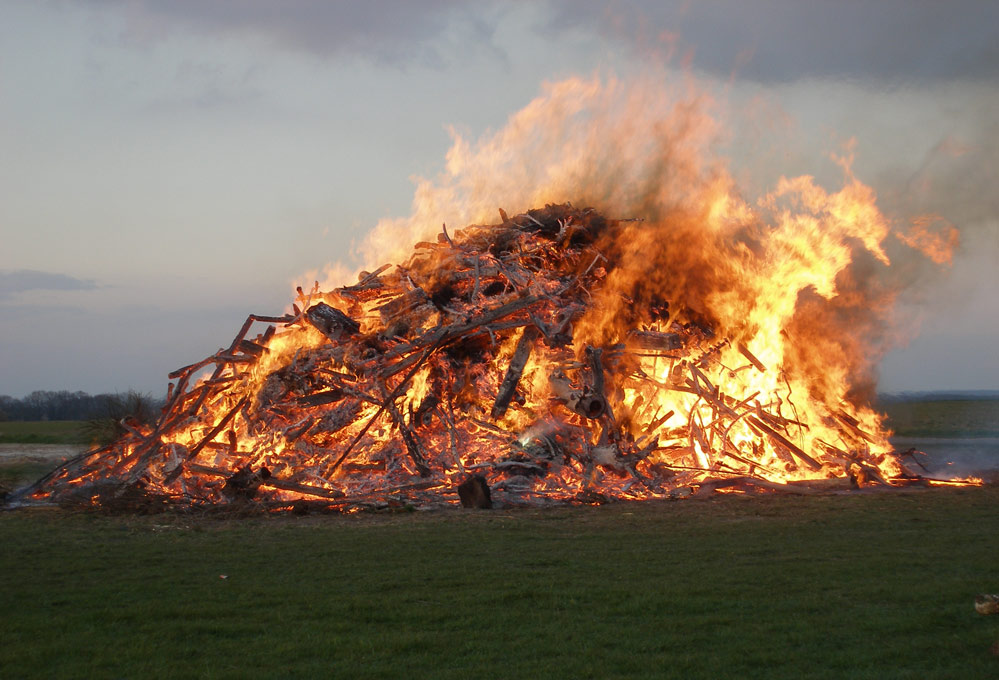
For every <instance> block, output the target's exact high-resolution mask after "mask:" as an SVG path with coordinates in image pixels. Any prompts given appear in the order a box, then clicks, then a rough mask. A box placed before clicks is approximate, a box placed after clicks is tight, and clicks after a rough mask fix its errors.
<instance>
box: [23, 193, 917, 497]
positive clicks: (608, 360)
mask: <svg viewBox="0 0 999 680" xmlns="http://www.w3.org/2000/svg"><path fill="white" fill-rule="evenodd" d="M622 229H623V227H622V226H621V223H618V222H615V221H613V220H607V219H605V218H604V217H602V216H600V215H598V214H597V213H595V212H594V211H592V210H588V209H582V210H581V209H576V208H574V207H572V206H570V205H568V204H566V205H551V206H546V207H545V208H544V209H540V210H531V211H528V212H527V213H523V214H520V215H505V214H504V215H503V218H502V223H501V224H496V225H472V226H469V227H466V228H465V229H461V230H458V231H456V232H454V233H449V232H448V230H447V229H444V230H443V231H442V233H441V235H440V236H439V238H438V240H437V242H436V243H432V242H424V243H420V244H418V246H417V248H416V249H415V251H414V254H413V256H412V258H411V259H410V260H409V261H408V262H406V263H403V264H401V265H399V266H397V267H395V268H394V269H393V268H391V267H390V266H388V265H386V266H385V267H381V268H379V269H378V270H376V271H374V272H371V273H367V272H362V274H361V275H360V276H359V277H358V282H357V283H356V284H354V285H351V286H345V287H342V288H339V289H337V290H335V291H330V292H327V293H322V294H321V293H320V292H319V290H318V286H317V287H316V289H314V290H313V291H312V292H311V293H310V294H308V295H306V294H305V293H304V292H301V291H300V293H299V299H298V301H297V303H296V314H295V315H287V316H282V317H267V316H258V315H250V316H249V317H247V320H246V322H245V323H244V324H243V326H242V327H241V329H240V330H239V332H238V333H237V335H236V337H235V339H234V340H233V341H232V343H231V344H230V345H229V346H228V347H227V348H225V349H223V350H220V351H219V352H218V353H216V354H213V355H211V356H209V357H207V358H206V359H204V360H203V361H200V362H196V363H193V364H189V365H187V366H185V367H183V368H181V369H178V370H177V371H174V372H173V373H171V374H170V377H171V379H172V380H175V381H176V382H175V383H171V387H170V391H169V398H168V400H167V404H166V406H165V407H164V409H163V413H162V415H161V416H160V418H159V420H158V421H157V422H156V423H155V425H154V426H152V427H139V426H136V427H133V428H132V429H131V430H130V431H128V432H126V434H125V435H124V436H123V437H122V438H121V439H120V440H119V441H117V442H115V443H114V444H113V445H111V446H109V447H107V448H105V449H101V450H97V451H94V452H91V453H90V454H88V455H87V456H85V457H81V458H79V459H75V460H74V461H70V462H69V463H67V464H66V465H64V466H63V467H62V468H60V469H58V470H56V471H53V473H51V474H50V475H48V476H46V477H45V478H43V479H42V480H40V481H39V482H38V483H37V484H36V485H35V486H33V487H31V488H29V489H28V490H27V491H25V492H24V493H23V494H22V495H21V496H20V498H24V497H31V498H33V499H37V500H48V501H54V502H60V501H66V500H67V499H75V500H77V501H79V502H87V503H93V502H97V503H102V502H107V499H108V498H111V496H112V495H113V494H110V492H109V491H108V490H109V489H119V490H121V489H126V488H127V489H128V491H127V495H128V497H129V498H134V497H135V496H136V495H137V494H140V495H141V494H147V495H148V496H149V497H150V498H153V499H155V500H154V501H153V503H152V505H154V506H157V507H158V506H159V505H160V504H162V503H163V502H179V503H191V504H194V503H224V502H238V501H242V502H246V501H249V500H251V499H252V501H253V502H254V503H274V504H280V503H282V502H288V503H294V502H296V501H301V500H303V499H306V500H308V502H322V503H329V504H330V505H331V507H333V506H335V507H337V508H349V507H351V504H352V503H358V504H363V503H370V502H373V501H377V500H379V499H382V500H383V499H385V498H388V497H389V496H390V495H392V494H397V493H400V492H405V494H407V495H406V498H407V499H410V500H413V501H415V502H424V503H431V502H438V499H441V498H444V499H446V500H447V502H451V503H458V502H460V503H461V504H462V505H465V506H466V507H490V505H491V504H492V497H493V496H499V497H500V498H501V499H502V500H503V501H504V502H525V503H528V502H547V501H549V500H550V499H556V500H563V501H575V502H579V501H580V499H590V501H586V502H591V501H592V500H593V499H603V500H606V499H609V498H653V497H654V498H666V497H673V495H675V494H676V493H678V490H680V489H692V488H697V489H701V490H702V492H704V493H707V492H708V490H710V489H717V490H722V489H724V490H728V491H732V490H739V491H743V492H746V491H752V490H753V489H757V490H760V489H762V490H767V491H770V490H781V489H786V488H789V487H792V486H793V484H792V482H793V481H795V480H808V479H816V478H823V479H824V478H825V477H828V476H830V475H835V474H838V475H839V480H840V481H842V482H843V484H846V483H847V482H848V481H852V482H853V483H854V484H856V485H858V486H865V485H869V484H886V483H889V482H890V481H893V480H896V479H901V477H900V476H899V475H900V474H901V473H898V472H896V471H895V470H896V468H895V467H894V466H895V465H896V463H897V456H895V455H894V454H892V453H891V448H890V446H888V443H887V441H886V440H885V439H884V437H883V436H882V435H881V434H880V433H879V432H878V431H877V421H876V419H871V418H867V419H864V418H863V417H862V416H863V413H862V411H861V410H859V409H856V408H854V407H851V406H849V404H848V403H847V402H846V401H845V400H844V399H842V398H837V399H836V400H835V403H829V404H824V403H819V402H816V403H809V404H801V403H800V401H801V400H797V399H796V400H795V401H794V402H792V400H791V385H790V383H789V382H788V381H787V379H786V377H785V369H784V367H782V366H781V365H779V364H775V365H772V366H770V367H768V366H765V365H764V364H763V363H762V362H761V361H760V359H759V358H758V357H757V356H756V355H755V354H754V353H753V352H751V351H750V350H749V347H748V345H747V344H746V343H743V342H737V341H736V340H735V338H750V339H751V336H750V335H749V334H748V331H746V329H745V328H743V327H737V326H729V327H726V326H725V325H724V324H721V323H719V324H717V328H711V327H709V324H708V322H706V321H705V319H704V317H703V316H702V315H698V316H696V317H694V316H693V315H687V316H685V312H684V311H683V310H684V309H685V307H684V305H683V304H670V303H671V302H674V301H667V300H665V299H664V298H663V297H662V296H661V294H660V292H659V291H656V293H655V295H652V296H646V297H644V298H643V297H642V295H641V294H640V293H641V291H640V288H641V285H645V284H640V285H639V288H638V289H636V290H629V291H626V293H627V294H625V293H624V292H622V291H613V292H611V293H609V294H606V295H605V289H604V286H606V285H608V284H607V281H608V278H609V276H608V274H609V273H612V272H614V271H615V268H617V267H620V266H623V265H622V264H621V263H620V262H618V261H615V256H614V255H612V253H614V252H617V251H618V250H619V248H616V247H615V246H614V245H613V243H614V239H615V238H620V234H621V233H623V232H622V231H621V230H622ZM608 244H610V245H608ZM598 245H599V246H600V248H601V249H602V250H598V247H597V246H598ZM605 253H606V254H605ZM622 278H628V277H622ZM632 278H635V277H632ZM637 278H638V279H639V280H641V278H642V277H637ZM322 300H327V301H336V300H339V301H343V302H344V303H345V304H346V305H347V306H346V307H345V308H344V309H345V310H346V311H343V310H341V309H337V308H336V307H334V306H332V305H331V304H328V303H327V302H323V301H322ZM608 300H612V301H614V300H617V301H618V302H616V303H611V302H608ZM620 300H627V302H625V303H621V302H620ZM636 301H641V304H644V305H646V308H645V309H639V308H638V306H639V302H636ZM681 302H682V301H681ZM614 304H618V305H619V306H620V307H621V308H622V309H619V310H618V311H617V312H616V313H617V320H616V321H615V323H616V324H618V325H617V326H613V327H607V328H604V327H603V324H605V323H610V322H605V321H604V320H603V319H604V317H603V316H599V315H597V312H598V311H599V312H600V314H601V315H602V314H603V313H604V312H605V311H606V309H605V308H606V307H608V305H609V306H610V307H613V306H614ZM299 305H301V309H304V312H299V311H298V309H299ZM676 310H680V311H676ZM348 312H349V314H348ZM355 319H359V320H363V322H364V324H365V332H364V333H361V323H360V322H359V321H357V320H355ZM255 323H265V324H269V325H268V326H267V329H266V331H265V332H263V333H260V334H257V335H255V336H254V335H251V330H252V328H253V325H254V324H255ZM711 323H712V324H714V322H713V321H712V322H711ZM310 326H311V327H312V328H314V329H316V330H318V331H319V333H318V334H317V333H314V332H311V331H310V329H309V327H310ZM595 329H599V330H595ZM730 338H731V339H730ZM747 342H749V341H748V340H747ZM756 342H757V341H756V340H752V342H751V343H750V344H753V345H754V347H755V346H756ZM503 356H509V357H510V359H509V363H508V364H507V365H506V367H505V370H503V369H502V368H501V369H499V370H497V368H496V365H497V358H498V357H503ZM764 356H767V357H771V356H773V353H772V352H768V353H766V354H764ZM747 361H748V362H749V364H746V362H747ZM769 362H770V360H768V363H769ZM768 368H769V370H768ZM746 369H755V370H746ZM204 373H207V374H208V375H207V376H206V375H203V374H204ZM748 378H752V380H749V379H748ZM802 391H803V392H804V391H805V390H802ZM514 401H516V403H517V405H518V407H517V408H510V405H511V404H512V403H514ZM800 411H803V412H800ZM490 421H491V422H490ZM792 432H794V433H795V434H794V435H792V434H791V433H792ZM518 433H519V434H518ZM792 436H793V437H794V439H795V440H798V441H799V442H800V444H797V443H795V442H794V441H792ZM828 442H839V443H840V444H836V445H833V444H829V443H828ZM898 469H901V468H898ZM469 473H473V474H472V475H471V476H469ZM222 480H224V481H222ZM459 480H464V481H463V482H462V483H460V484H459V483H458V481H459ZM732 480H742V481H739V482H733V481H732ZM910 481H911V480H910ZM88 489H90V490H93V491H94V492H93V493H88ZM123 493H124V492H123ZM421 494H422V495H421ZM95 499H96V500H95ZM407 502H409V501H407Z"/></svg>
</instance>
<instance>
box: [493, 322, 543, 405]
mask: <svg viewBox="0 0 999 680" xmlns="http://www.w3.org/2000/svg"><path fill="white" fill-rule="evenodd" d="M537 337H538V329H537V328H536V327H534V326H525V327H524V330H523V332H522V333H521V334H520V339H519V340H517V347H516V349H514V351H513V356H512V357H511V358H510V365H509V367H507V370H506V375H505V376H503V382H502V383H500V387H499V392H498V393H497V394H496V401H494V402H493V409H492V417H493V420H499V419H500V418H502V417H503V416H504V414H506V410H507V408H508V407H509V406H510V400H511V399H512V398H513V394H514V392H516V391H517V385H518V384H519V383H520V376H521V375H523V373H524V367H525V366H526V365H527V360H528V359H529V358H530V356H531V349H532V347H533V345H534V341H535V340H536V339H537Z"/></svg>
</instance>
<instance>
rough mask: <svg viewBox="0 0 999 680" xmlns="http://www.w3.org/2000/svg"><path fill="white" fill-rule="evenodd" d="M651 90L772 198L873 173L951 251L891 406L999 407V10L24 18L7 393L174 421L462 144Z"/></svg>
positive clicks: (9, 165) (569, 4)
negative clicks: (647, 84) (540, 99)
mask: <svg viewBox="0 0 999 680" xmlns="http://www.w3.org/2000/svg"><path fill="white" fill-rule="evenodd" d="M646 72H652V73H656V74H669V76H670V77H674V76H675V77H676V78H677V79H680V80H684V81H685V82H689V81H695V82H696V83H697V85H696V87H697V88H698V90H699V91H704V92H709V93H711V100H712V101H713V102H714V107H715V109H716V110H717V112H718V115H719V117H720V118H721V119H722V120H723V121H724V124H725V125H726V126H727V129H728V130H730V133H729V134H728V135H727V136H726V137H725V138H724V139H723V140H722V141H720V142H719V147H720V148H719V150H718V153H720V154H722V155H725V156H726V157H727V158H730V160H731V163H732V167H733V169H734V174H735V176H737V177H739V178H740V180H741V181H743V182H744V184H745V190H746V191H747V192H750V193H752V192H766V191H767V190H768V189H769V188H772V187H773V185H774V184H775V183H776V181H777V180H778V178H779V177H780V176H781V175H788V176H791V175H797V174H810V175H814V176H816V177H817V178H818V180H819V181H831V182H832V183H833V184H835V182H836V181H839V180H838V179H837V178H838V177H839V175H838V174H837V173H840V169H839V167H838V166H837V165H836V163H835V162H833V161H832V160H831V159H830V155H831V154H836V153H841V152H842V150H843V149H844V148H849V149H851V150H852V153H853V155H854V162H853V166H852V167H853V172H854V173H855V175H856V176H857V177H858V178H859V179H860V180H861V181H863V182H865V183H866V184H869V185H870V186H871V187H873V188H874V190H875V191H876V192H877V194H878V197H879V201H878V202H879V206H880V207H881V208H882V210H884V211H885V212H886V214H888V215H890V216H896V215H897V216H898V219H900V220H904V219H908V218H910V217H912V216H914V215H919V214H925V213H934V214H937V215H939V216H940V217H941V218H942V219H943V220H946V221H947V222H949V223H950V224H952V225H954V227H955V228H957V229H958V230H959V232H960V235H961V241H960V244H959V246H958V247H957V250H956V252H955V255H954V258H953V261H952V263H951V264H950V265H949V266H943V267H936V266H933V267H930V266H927V265H926V264H925V263H923V264H920V265H919V266H918V267H916V270H918V271H916V273H915V274H913V276H912V281H911V285H909V286H908V287H907V288H906V290H905V291H904V293H903V294H902V295H901V297H900V298H899V303H898V313H897V316H898V325H897V328H896V329H895V331H894V332H893V334H892V338H891V339H892V341H893V342H894V343H895V344H896V345H897V347H896V348H895V349H892V350H891V351H889V352H888V353H887V354H886V355H885V356H884V358H883V359H882V360H881V363H880V376H881V382H880V389H881V390H882V391H887V392H899V391H917V390H982V389H999V349H997V347H999V295H997V294H996V293H997V292H999V192H997V191H996V186H997V180H999V122H997V121H999V87H997V85H999V3H991V2H984V1H982V2H977V1H971V0H965V1H958V2H946V3H943V2H935V1H920V0H882V1H881V2H878V3H862V2H849V1H847V2H833V1H831V0H830V1H819V0H816V1H814V2H807V3H803V2H796V1H793V0H749V1H739V0H729V1H717V2H696V3H694V2H679V1H677V2H669V1H666V2H653V1H651V0H649V1H640V0H634V1H620V2H591V1H588V0H575V1H570V0H548V1H547V2H522V1H516V0H480V1H477V2H462V1H459V0H428V1H424V2H412V1H409V0H385V1H377V0H372V1H370V2H364V3H358V2H340V1H336V0H329V1H320V0H285V1H284V2H269V1H265V0H241V1H239V2H236V1H235V0H215V1H206V0H76V1H74V2H69V1H58V0H30V1H27V0H26V1H20V0H0V149H2V153H0V394H8V395H11V396H15V397H20V396H24V395H26V394H28V393H29V392H31V391H33V390H63V389H67V390H74V391H75V390H83V391H86V392H90V393H99V392H113V391H123V390H128V389H136V390H138V391H140V392H148V393H150V394H152V395H154V396H158V395H162V394H164V393H165V390H166V385H167V374H168V373H169V372H170V371H171V370H173V369H175V368H178V367H180V366H182V365H185V364H188V363H193V362H194V361H197V360H199V359H201V358H202V357H204V356H207V355H209V354H211V353H213V352H215V351H216V350H217V349H218V348H219V347H221V346H223V345H228V344H229V342H230V341H231V339H232V337H233V336H234V334H235V333H236V331H237V330H238V329H239V327H240V325H241V324H242V322H243V320H244V319H245V318H246V316H247V314H250V313H258V314H279V313H282V312H283V311H284V310H285V309H286V308H287V307H288V305H289V303H290V301H291V300H292V297H293V295H294V293H293V291H294V288H295V286H296V285H304V286H306V287H308V286H309V285H310V284H311V281H312V279H311V277H312V276H315V272H322V271H328V270H330V269H336V270H341V271H349V270H355V269H357V268H358V267H360V266H361V265H362V264H364V262H363V257H364V256H363V254H360V253H359V250H358V248H359V246H361V245H363V243H364V240H365V238H366V236H367V235H368V234H370V233H371V231H372V229H373V228H374V227H375V225H377V224H379V222H382V221H386V220H391V219H392V218H399V217H405V216H406V215H409V214H410V212H411V210H412V205H413V199H414V191H415V190H416V188H417V186H418V185H419V183H420V181H421V178H434V177H438V176H440V175H441V173H443V172H445V169H446V167H447V155H448V150H449V149H450V148H451V147H452V144H453V143H454V141H455V139H456V138H462V139H472V140H474V139H477V138H480V137H481V136H482V135H489V134H491V133H492V132H494V131H496V130H500V129H503V127H504V126H505V125H507V121H508V120H510V119H511V116H513V115H514V114H516V113H517V112H518V111H520V110H522V109H524V107H525V106H527V105H528V104H529V103H530V102H531V101H532V99H534V98H535V97H537V96H538V93H539V92H542V91H544V89H545V88H546V87H548V85H546V84H550V83H557V82H560V81H563V80H564V79H567V78H572V77H584V78H588V77H597V78H622V79H625V80H627V79H629V78H632V77H637V76H639V75H641V74H643V73H646ZM595 74H596V75H595ZM833 188H835V187H833ZM498 207H502V206H498ZM528 207H531V206H506V208H507V209H508V210H511V209H514V210H523V209H526V208H528ZM441 211H442V212H447V210H446V207H445V208H442V210H441ZM453 217H454V216H453V215H449V214H441V215H440V220H439V221H440V222H447V221H448V220H449V218H453ZM449 223H450V224H454V222H453V221H451V222H449Z"/></svg>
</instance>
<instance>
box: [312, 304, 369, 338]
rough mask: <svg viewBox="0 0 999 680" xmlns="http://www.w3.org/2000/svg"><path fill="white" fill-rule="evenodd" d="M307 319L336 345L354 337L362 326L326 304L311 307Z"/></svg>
mask: <svg viewBox="0 0 999 680" xmlns="http://www.w3.org/2000/svg"><path fill="white" fill-rule="evenodd" d="M305 318H306V319H308V320H309V323H311V324H312V325H313V326H314V327H315V328H316V330H318V331H319V332H320V333H322V334H323V335H325V336H326V337H327V338H329V339H330V340H331V341H333V342H334V343H337V342H340V341H341V340H343V339H345V338H347V337H349V336H351V335H354V334H355V333H357V332H358V331H359V330H360V329H361V326H360V324H358V323H357V322H356V321H354V320H353V319H351V318H350V317H349V316H347V315H346V314H344V313H343V312H341V311H340V310H339V309H337V308H336V307H330V306H329V305H328V304H326V303H325V302H320V303H319V304H317V305H313V306H312V307H309V309H308V311H306V312H305Z"/></svg>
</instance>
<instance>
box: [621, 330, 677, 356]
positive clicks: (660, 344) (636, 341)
mask: <svg viewBox="0 0 999 680" xmlns="http://www.w3.org/2000/svg"><path fill="white" fill-rule="evenodd" d="M628 340H629V343H628V344H630V345H633V346H635V347H637V348H639V349H651V350H661V351H664V352H668V351H672V350H677V349H683V337H682V336H681V335H680V334H679V333H660V332H657V331H639V330H633V331H629V332H628Z"/></svg>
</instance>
